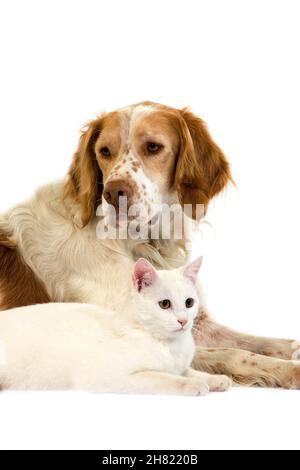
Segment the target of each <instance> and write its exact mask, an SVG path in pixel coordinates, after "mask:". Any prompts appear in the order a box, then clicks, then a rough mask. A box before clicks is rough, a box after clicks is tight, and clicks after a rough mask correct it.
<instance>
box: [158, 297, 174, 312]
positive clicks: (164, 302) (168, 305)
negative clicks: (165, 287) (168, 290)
mask: <svg viewBox="0 0 300 470" xmlns="http://www.w3.org/2000/svg"><path fill="white" fill-rule="evenodd" d="M158 305H159V306H160V308H163V309H164V310H167V309H168V308H171V302H170V300H169V299H164V300H161V301H160V302H158Z"/></svg>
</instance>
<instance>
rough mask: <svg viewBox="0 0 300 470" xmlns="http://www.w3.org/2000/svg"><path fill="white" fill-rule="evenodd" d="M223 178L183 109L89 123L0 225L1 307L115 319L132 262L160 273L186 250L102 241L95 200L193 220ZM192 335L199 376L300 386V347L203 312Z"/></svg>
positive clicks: (217, 154)
mask: <svg viewBox="0 0 300 470" xmlns="http://www.w3.org/2000/svg"><path fill="white" fill-rule="evenodd" d="M230 179H231V176H230V171H229V165H228V163H227V161H226V159H225V157H224V155H223V154H222V152H221V150H220V149H219V148H218V147H217V146H216V144H215V143H214V142H213V141H212V139H211V137H210V136H209V134H208V132H207V130H206V128H205V126H204V124H203V122H202V121H201V120H200V119H199V118H196V117H195V116H194V115H192V114H191V113H190V112H189V111H187V110H183V111H179V110H175V109H172V108H168V107H165V106H162V105H155V104H153V103H143V104H140V105H135V106H132V107H129V108H125V109H122V110H119V111H117V112H114V113H110V114H108V115H105V116H102V117H101V118H99V119H97V120H95V121H93V122H92V123H90V125H89V127H88V129H87V130H86V131H85V132H84V133H83V135H82V138H81V141H80V145H79V149H78V151H77V152H76V154H75V156H74V160H73V164H72V167H71V170H70V174H69V177H68V180H67V181H66V182H64V183H56V184H53V185H49V186H47V187H45V188H43V189H41V190H40V191H39V192H38V193H37V194H36V196H35V197H34V198H33V199H32V200H31V201H29V202H28V203H24V204H21V205H19V206H18V207H16V208H14V209H12V210H11V211H9V212H8V213H7V214H5V215H3V216H2V217H1V218H0V309H2V310H3V309H9V308H14V307H19V306H22V305H30V304H33V303H44V302H49V301H54V302H57V301H63V302H83V303H90V304H98V305H101V306H102V307H104V308H109V309H113V310H114V311H116V312H120V314H122V311H123V310H124V307H125V306H126V303H127V302H128V292H129V289H128V284H127V282H128V281H127V279H128V276H126V273H128V271H129V270H130V269H131V268H132V265H133V263H134V261H135V260H136V259H137V258H139V257H144V258H147V259H149V260H150V261H152V262H153V263H154V264H155V265H156V266H157V267H158V268H168V267H178V266H180V265H183V264H184V262H185V261H186V258H187V256H188V252H187V247H186V242H185V238H184V236H183V238H182V239H181V240H174V239H170V240H161V239H158V240H152V239H151V238H147V239H144V240H135V241H134V240H130V239H127V240H99V239H98V238H97V235H96V226H97V222H98V219H97V217H96V216H95V214H96V208H97V206H98V205H99V204H100V203H101V201H102V207H103V208H104V210H106V209H107V207H108V206H109V205H114V206H115V207H116V209H117V210H118V203H117V197H118V196H119V195H120V194H121V195H126V196H127V197H128V199H129V200H130V202H131V203H132V204H134V203H136V202H139V201H140V202H142V204H143V206H146V207H148V206H149V209H150V208H151V205H152V204H153V203H166V204H172V203H173V202H180V203H181V204H182V205H183V204H186V203H187V204H191V205H192V214H193V216H194V217H195V213H196V212H195V208H194V206H195V205H196V204H203V205H204V208H206V207H207V205H208V203H209V201H210V199H211V198H212V197H213V196H214V195H216V194H217V193H218V192H220V191H221V190H222V189H223V188H224V187H225V185H226V184H227V183H228V182H229V181H230ZM150 213H151V210H150ZM152 216H153V214H150V217H152ZM125 280H126V281H125ZM99 285H101V291H99ZM99 292H101V295H99ZM116 292H117V293H116ZM197 328H198V330H199V333H198V334H197V335H196V339H197V340H198V344H199V345H201V348H199V349H198V351H197V354H196V357H195V361H194V366H195V367H196V368H197V369H200V370H204V371H207V372H216V373H226V374H228V375H231V376H233V377H235V378H236V379H237V380H239V381H240V382H242V383H265V384H270V385H279V386H286V387H299V386H300V366H299V365H298V364H296V363H294V362H292V361H289V362H287V361H283V359H285V360H287V359H292V358H293V355H294V354H295V353H296V351H297V349H298V347H299V345H298V344H297V343H295V342H293V341H288V340H275V339H274V340H273V339H267V338H255V337H251V336H247V335H243V334H240V333H237V332H233V331H232V330H229V329H227V328H225V327H223V326H221V325H218V324H217V323H215V322H214V321H212V320H211V319H210V317H209V315H208V314H207V311H206V309H205V308H204V309H203V310H201V312H200V313H199V317H198V321H197ZM205 347H208V348H209V347H217V348H218V349H216V350H212V349H203V348H205ZM219 348H230V349H219ZM231 348H233V349H231ZM238 349H242V350H247V351H252V353H258V354H260V355H258V356H255V357H254V356H253V354H252V355H251V353H250V352H246V351H240V350H238ZM263 355H265V356H263ZM266 356H273V357H274V358H270V357H266ZM275 358H280V359H275Z"/></svg>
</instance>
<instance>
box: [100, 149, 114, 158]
mask: <svg viewBox="0 0 300 470" xmlns="http://www.w3.org/2000/svg"><path fill="white" fill-rule="evenodd" d="M100 153H101V155H103V157H106V158H107V157H110V155H111V154H110V150H109V148H108V147H102V149H101V150H100Z"/></svg>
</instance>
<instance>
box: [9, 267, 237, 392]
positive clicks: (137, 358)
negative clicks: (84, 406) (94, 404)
mask: <svg viewBox="0 0 300 470" xmlns="http://www.w3.org/2000/svg"><path fill="white" fill-rule="evenodd" d="M199 267H200V261H199V260H196V261H195V262H194V263H192V264H190V265H189V266H188V267H186V268H180V269H175V270H171V271H164V270H161V271H156V270H155V269H154V268H153V267H152V265H150V263H148V262H147V261H146V260H139V261H138V262H137V263H136V264H135V265H134V270H133V282H131V281H129V283H130V284H131V286H132V287H131V289H129V291H130V301H129V302H128V306H127V309H126V310H125V311H124V312H123V314H122V315H120V313H118V314H116V313H114V312H112V311H111V310H106V309H104V308H102V307H99V306H93V305H87V304H78V303H77V304H75V303H74V304H67V303H65V304H62V303H52V304H44V305H36V306H30V307H23V308H18V309H14V310H10V311H4V312H2V313H1V315H0V342H1V344H2V349H3V351H4V357H5V361H2V363H1V362H0V388H2V389H81V390H88V391H94V392H114V393H152V394H156V393H157V394H159V393H163V394H183V395H203V394H206V393H207V392H208V391H209V390H210V389H211V390H226V389H228V388H229V387H230V384H231V382H230V379H228V378H227V377H224V376H217V375H214V376H211V375H209V374H206V373H202V372H196V371H194V370H191V369H190V364H191V362H192V359H193V356H194V353H195V344H194V340H193V338H192V325H193V320H194V318H195V316H196V315H197V312H198V309H199V299H198V295H197V291H196V288H195V283H196V276H197V272H198V269H199ZM127 276H128V273H127ZM128 277H130V276H128ZM115 293H116V295H117V291H115ZM187 298H193V299H194V305H193V306H192V307H191V308H187V307H186V304H185V301H186V299H187ZM164 299H169V300H170V301H171V308H169V309H162V308H161V306H160V305H159V302H160V301H161V300H164ZM182 322H183V323H184V325H182Z"/></svg>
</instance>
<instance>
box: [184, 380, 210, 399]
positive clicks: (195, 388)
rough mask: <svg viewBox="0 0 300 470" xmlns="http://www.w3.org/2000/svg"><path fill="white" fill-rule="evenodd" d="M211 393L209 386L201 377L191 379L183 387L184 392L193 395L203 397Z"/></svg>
mask: <svg viewBox="0 0 300 470" xmlns="http://www.w3.org/2000/svg"><path fill="white" fill-rule="evenodd" d="M208 393H209V386H208V384H207V383H206V382H204V381H203V380H199V379H189V380H188V381H187V383H186V384H185V385H184V387H183V394H184V395H187V396H193V397H203V396H205V395H207V394H208Z"/></svg>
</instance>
